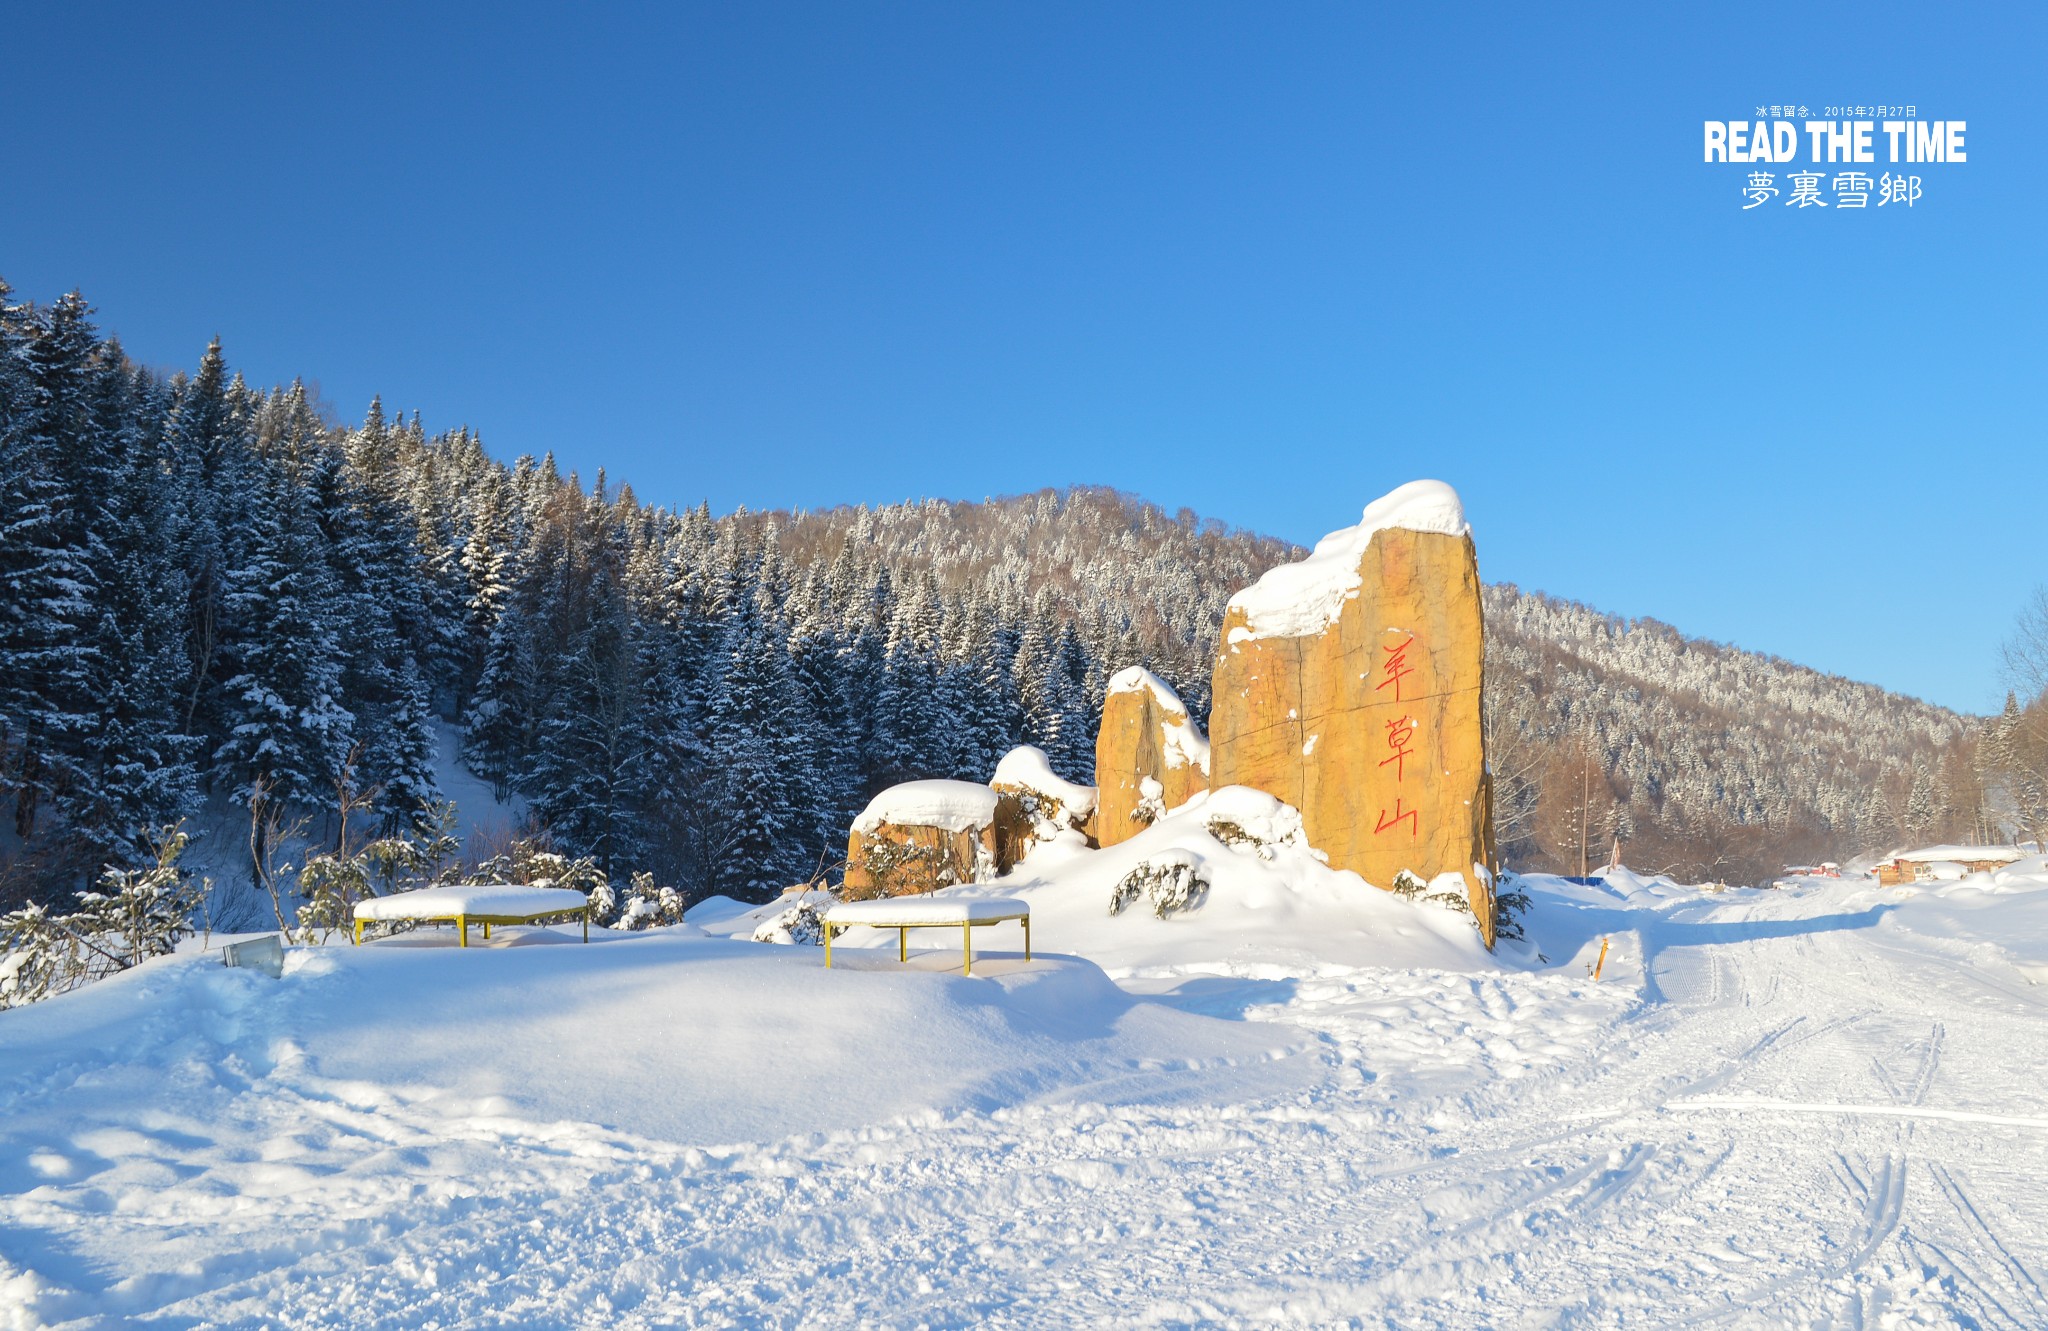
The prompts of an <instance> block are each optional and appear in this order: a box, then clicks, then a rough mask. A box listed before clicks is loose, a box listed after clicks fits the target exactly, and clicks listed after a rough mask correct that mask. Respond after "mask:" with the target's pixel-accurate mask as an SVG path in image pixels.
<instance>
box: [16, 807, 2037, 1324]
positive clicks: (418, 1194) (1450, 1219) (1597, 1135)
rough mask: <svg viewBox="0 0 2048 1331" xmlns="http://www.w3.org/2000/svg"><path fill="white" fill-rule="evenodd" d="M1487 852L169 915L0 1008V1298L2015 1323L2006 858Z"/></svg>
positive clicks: (616, 1314) (1251, 1317)
mask: <svg viewBox="0 0 2048 1331" xmlns="http://www.w3.org/2000/svg"><path fill="white" fill-rule="evenodd" d="M1147 835H1151V834H1147ZM1141 839H1142V838H1141ZM1129 844H1131V845H1135V844H1137V843H1136V842H1135V841H1134V842H1132V843H1129ZM1118 849H1119V851H1122V850H1123V849H1124V848H1122V847H1120V848H1118ZM1140 849H1141V852H1142V849H1143V848H1140ZM1112 867H1113V866H1103V865H1096V866H1091V868H1090V869H1089V870H1088V872H1089V873H1090V874H1095V875H1100V874H1104V873H1107V872H1108V871H1109V869H1110V868H1112ZM1281 868H1282V869H1284V868H1285V866H1284V865H1282V866H1281ZM2028 869H2031V870H2032V872H2031V873H2029V872H2026V871H2025V870H2028ZM1275 872H1276V873H1278V872H1280V870H1278V869H1276V870H1275ZM1283 876H1284V875H1283ZM1112 877H1113V875H1112ZM1233 881H1236V880H1233ZM1529 881H1530V885H1531V887H1532V889H1533V893H1534V896H1535V900H1536V904H1535V908H1534V910H1533V911H1532V912H1531V916H1530V920H1529V923H1530V926H1531V935H1532V937H1531V940H1530V941H1531V948H1530V950H1529V951H1528V952H1527V953H1525V954H1518V955H1517V956H1509V957H1506V958H1504V959H1497V960H1494V959H1488V958H1487V957H1486V956H1485V955H1484V954H1483V953H1480V952H1477V951H1476V950H1474V949H1472V948H1471V947H1469V946H1468V945H1467V944H1466V943H1465V942H1464V941H1463V940H1462V938H1461V936H1459V935H1458V934H1457V933H1456V932H1455V929H1454V928H1449V927H1448V926H1453V925H1455V926H1457V927H1462V928H1465V929H1468V930H1469V928H1470V926H1469V924H1461V923H1460V922H1459V921H1457V920H1456V918H1455V917H1452V916H1450V915H1449V914H1448V913H1447V912H1444V911H1441V910H1438V909H1437V908H1435V907H1430V906H1410V905H1407V904H1406V903H1402V902H1398V901H1394V900H1392V899H1389V898H1384V897H1381V896H1378V895H1374V896H1372V897H1370V898H1367V899H1365V901H1366V904H1364V905H1363V906H1361V907H1360V908H1359V910H1358V911H1356V912H1354V914H1353V915H1352V916H1351V917H1349V918H1350V923H1349V924H1348V926H1346V927H1345V928H1338V927H1335V926H1334V925H1333V924H1332V921H1331V920H1330V918H1328V912H1327V911H1325V912H1323V913H1322V914H1320V915H1318V914H1316V912H1314V911H1310V912H1308V913H1306V914H1298V915H1297V918H1296V919H1295V921H1294V923H1293V924H1291V925H1285V926H1284V927H1281V926H1275V927H1273V928H1270V929H1268V930H1267V931H1266V936H1265V941H1264V942H1263V943H1258V944H1256V945H1255V946H1253V947H1251V948H1249V949H1248V950H1246V951H1243V952H1242V953H1238V952H1234V951H1232V950H1231V949H1229V948H1224V949H1221V950H1220V951H1219V949H1218V948H1217V947H1216V946H1214V940H1216V939H1219V938H1226V937H1229V936H1235V935H1241V934H1243V933H1244V932H1245V931H1246V930H1251V931H1252V932H1254V933H1256V932H1258V928H1259V925H1258V920H1257V917H1256V915H1255V913H1250V912H1248V908H1246V907H1245V906H1244V903H1243V902H1242V901H1241V900H1238V899H1236V898H1231V899H1222V900H1219V899H1216V897H1214V896H1212V899H1211V900H1210V901H1208V902H1206V903H1204V904H1203V905H1202V907H1201V908H1200V910H1199V911H1198V912H1197V913H1196V914H1193V915H1184V916H1179V917H1169V918H1167V919H1163V920H1159V919H1152V918H1150V917H1149V915H1147V914H1145V913H1143V912H1142V911H1138V913H1135V914H1134V913H1132V911H1127V912H1126V913H1125V914H1123V915H1120V916H1117V917H1115V918H1114V919H1111V918H1109V917H1108V915H1107V911H1106V904H1107V903H1106V901H1104V902H1102V904H1101V905H1100V906H1098V907H1096V908H1094V910H1095V911H1096V912H1099V913H1090V912H1089V911H1088V910H1084V909H1083V906H1082V905H1081V904H1080V903H1081V901H1082V898H1083V897H1088V898H1093V897H1095V896H1097V895H1098V892H1097V888H1098V887H1100V886H1101V884H1095V885H1092V886H1091V885H1089V884H1085V883H1081V882H1080V880H1079V879H1078V878H1076V877H1075V876H1074V875H1072V874H1068V875H1064V876H1062V875H1058V874H1053V875H1050V878H1049V879H1048V877H1047V876H1046V875H1043V874H1042V875H1040V878H1039V880H1038V881H1037V882H1036V885H1033V882H1032V881H1031V880H1030V879H1029V877H1028V876H1027V877H1026V879H1025V880H1023V881H1020V882H1008V883H1004V884H1000V885H997V886H996V888H994V889H991V890H999V891H1001V892H1002V893H1003V894H1005V895H1020V896H1024V897H1026V899H1034V914H1035V916H1036V918H1037V920H1038V923H1037V925H1036V927H1035V930H1034V934H1035V941H1036V943H1037V944H1038V946H1039V948H1040V949H1041V950H1042V951H1041V959H1040V960H1039V961H1038V962H1035V963H1032V964H1031V965H1028V966H1027V965H1026V964H1025V963H1023V961H1022V960H1021V957H1020V956H1018V955H1017V953H1016V947H1017V944H1016V942H1015V940H1013V939H1011V938H1008V937H1007V936H1005V935H1004V934H1002V933H1001V929H1006V928H1009V927H1010V926H1000V927H999V928H998V929H992V930H989V931H987V932H986V935H985V937H984V938H978V939H977V942H976V948H977V953H978V954H980V955H978V956H977V960H976V974H975V976H974V977H973V978H966V977H962V976H960V975H959V974H957V971H956V970H955V968H956V967H957V964H958V952H957V951H954V950H950V949H949V948H948V947H947V945H948V944H950V943H951V940H950V939H949V938H942V937H941V936H940V935H937V934H934V935H932V936H930V937H927V938H924V939H920V940H917V942H916V943H915V944H914V946H918V947H920V948H921V950H920V951H918V952H916V953H914V954H913V957H912V960H911V963H910V965H909V966H907V967H903V966H899V965H898V964H897V962H896V959H895V950H894V942H895V940H894V938H893V936H880V935H877V936H876V937H875V938H874V939H873V940H872V941H874V942H875V943H877V944H878V946H876V947H872V948H866V949H861V948H854V947H848V948H847V949H846V950H844V951H842V950H841V949H840V948H838V947H837V946H835V949H834V951H835V968H834V969H833V970H831V971H829V972H828V971H825V970H823V969H822V967H821V961H822V959H821V957H820V954H819V951H818V949H815V948H808V947H775V946H768V945H763V944H753V943H748V942H745V941H738V940H735V939H730V938H724V937H718V936H714V935H716V934H718V933H731V932H734V931H737V930H747V931H750V930H751V927H752V924H751V923H750V922H749V921H748V920H747V919H745V918H744V917H743V915H742V914H741V913H740V912H737V911H734V910H725V911H721V910H720V909H719V908H717V907H716V906H715V905H714V906H712V907H711V908H710V909H707V910H705V911H703V913H702V920H703V923H704V926H705V927H703V928H699V927H693V926H692V925H684V926H680V927H678V928H674V929H669V930H657V931H650V932H649V933H644V934H636V935H609V936H602V935H600V936H597V937H596V939H595V941H593V942H592V943H591V944H590V945H589V946H587V947H586V946H583V945H581V944H576V943H573V942H570V941H568V940H569V938H570V937H571V935H570V934H569V933H568V931H553V932H543V931H520V930H501V931H498V936H497V937H496V938H494V939H493V940H492V945H491V946H488V947H484V946H472V947H471V948H469V949H468V950H467V951H460V950H457V949H454V948H452V947H450V946H448V945H447V938H446V936H445V935H443V936H439V937H437V936H434V935H428V934H414V935H408V936H405V937H402V938H400V939H396V940H392V941H390V942H388V943H384V944H378V945H372V946H368V947H364V948H360V949H351V948H348V947H346V946H340V947H330V948H326V949H309V950H299V951H294V953H293V954H292V955H291V957H290V960H289V964H288V968H287V971H286V974H285V976H284V978H283V979H282V980H271V979H268V978H266V977H264V976H262V975H260V974H254V973H249V972H242V971H230V970H226V969H223V968H221V967H220V966H219V965H218V964H217V962H216V961H215V960H214V959H213V958H211V957H209V956H206V955H202V954H197V953H195V954H192V955H188V956H181V957H176V958H170V959H166V960H164V961H161V962H158V963H153V964H151V965H150V966H148V967H145V968H144V969H143V970H141V971H140V972H137V973H133V974H130V975H128V976H125V977H122V978H120V979H117V980H114V981H110V982H108V983H105V984H102V985H99V986H97V987H95V988H92V989H88V990H85V991H81V992H79V993H77V994H74V995H71V996H68V997H65V998H61V999H58V1000H55V1001H52V1002H48V1003H44V1004H40V1005H37V1006H35V1007H31V1008H25V1009H20V1010H17V1011H13V1012H8V1013H4V1014H0V1327H7V1326H38V1325H43V1324H53V1325H60V1326H61V1325H79V1326H110V1327H111V1326H117V1325H118V1326H126V1325H143V1326H152V1325H154V1326H165V1327H172V1326H175V1327H190V1326H238V1327H239V1326H247V1327H257V1326H274V1327H309V1326H325V1327H377V1326H442V1327H456V1326H463V1327H468V1326H479V1327H487V1326H521V1327H550V1326H605V1327H611V1326H620V1327H636V1326H691V1325H701V1326H734V1325H741V1326H749V1325H764V1326H785V1325H821V1326H836V1325H848V1326H852V1325H870V1326H892V1327H893V1326H933V1327H938V1326H963V1327H964V1326H984V1325H988V1326H1075V1325H1089V1324H1102V1325H1169V1326H1172V1325H1247V1326H1249V1325H1269V1324H1285V1325H1314V1326H1327V1325H1365V1326H1381V1325H1396V1326H1402V1327H1439V1326H1441V1327H1472V1326H1514V1327H1519V1326H1574V1327H1581V1326H1584V1327H1602V1326H1655V1327H1671V1326H1716V1325H1727V1326H1759V1327H1763V1326H1769V1327H1779V1326H1806V1325H1821V1326H1834V1325H1841V1326H1917V1325H1930V1326H1964V1327H1979V1326H1983V1327H2034V1328H2037V1327H2041V1326H2044V1325H2048V1292H2044V1289H2043V1286H2042V1284H2041V1281H2042V1279H2043V1272H2044V1271H2048V1198H2044V1196H2043V1189H2042V1185H2041V1181H2042V1180H2043V1179H2048V1103H2044V1098H2048V1097H2044V1092H2043V1084H2042V1080H2041V1075H2040V1069H2041V1068H2042V1067H2043V1066H2044V1065H2048V1003H2044V999H2048V988H2043V987H2041V985H2042V984H2044V983H2048V871H2044V869H2043V866H2042V865H2041V863H2040V862H2038V861H2036V862H2034V863H2033V864H2032V865H2029V866H2020V870H2019V871H2007V872H2004V873H2001V874H1999V875H1996V876H1995V877H1980V878H1978V879H1975V880H1971V881H1966V882H1962V883H1954V884H1941V885H1939V886H1937V887H1923V888H1917V889H1880V888H1877V887H1876V886H1875V885H1874V884H1873V883H1872V882H1871V881H1870V880H1868V879H1843V880H1820V879H1815V880H1797V881H1795V883H1794V885H1793V886H1790V887H1788V888H1786V889H1784V890H1780V891H1774V892H1757V891H1748V890H1739V889H1738V890H1731V891H1727V892H1724V893H1706V892H1701V891H1698V890H1695V889H1689V888H1680V887H1674V886H1672V885H1670V884H1667V883H1662V882H1656V883H1646V882H1643V881H1641V880H1639V879H1636V878H1634V877H1633V876H1630V875H1615V876H1614V877H1613V878H1612V879H1611V880H1610V882H1609V884H1608V886H1606V887H1578V886H1573V885H1571V884H1567V883H1564V882H1562V881H1560V880H1554V879H1536V880H1529ZM1063 896H1070V897H1072V900H1063V899H1062V898H1063ZM1288 905H1289V903H1288V902H1287V901H1285V900H1282V901H1280V902H1279V903H1278V907H1287V906H1288ZM1294 905H1296V906H1298V905H1299V903H1294ZM1278 907H1276V908H1278ZM1332 909H1335V908H1334V907H1333V908H1332ZM1133 910H1138V908H1135V907H1134V908H1133ZM1209 911H1216V912H1218V915H1217V916H1216V917H1214V919H1215V920H1216V921H1228V922H1229V923H1230V926H1231V928H1230V930H1229V931H1227V932H1226V931H1225V930H1223V929H1221V928H1212V927H1211V926H1210V925H1205V924H1203V923H1202V921H1201V916H1202V914H1203V913H1204V912H1209ZM698 918H699V915H698V913H696V912H693V914H692V919H693V921H694V920H697V919H698ZM1177 927H1179V939H1178V942H1177V943H1176V942H1175V940H1174V935H1173V931H1175V930H1176V928H1177ZM1403 930H1406V931H1407V932H1402V931H1403ZM1318 934H1327V935H1328V936H1329V942H1328V945H1327V946H1325V947H1319V946H1317V945H1316V941H1315V940H1316V936H1317V935H1318ZM1603 937H1605V938H1609V939H1611V940H1612V947H1611V950H1610V952H1609V955H1608V958H1607V962H1606V967H1605V970H1604V972H1603V977H1602V979H1601V980H1600V981H1599V982H1597V983H1596V982H1594V981H1593V980H1592V979H1591V978H1590V977H1589V975H1588V974H1587V971H1588V969H1589V964H1590V962H1591V961H1592V959H1593V957H1594V955H1595V954H1596V953H1597V951H1598V945H1599V940H1600V939H1602V938H1603ZM1290 939H1291V940H1292V941H1291V942H1290V941H1289V940H1290ZM1118 940H1121V941H1118ZM848 941H849V942H851V941H852V939H851V937H849V940H848ZM1190 944H1192V945H1190ZM1374 947H1378V948H1379V958H1380V961H1381V962H1382V963H1388V964H1373V962H1372V960H1371V959H1370V958H1369V957H1368V956H1367V955H1366V954H1367V953H1368V951H1369V950H1370V949H1371V948H1374ZM984 949H986V952H984ZM1176 949H1177V950H1176ZM1076 952H1088V953H1090V954H1091V955H1092V956H1093V957H1094V960H1089V959H1087V958H1086V957H1083V956H1078V955H1074V954H1075V953H1076ZM1538 952H1540V953H1541V955H1542V956H1543V957H1544V958H1545V959H1546V960H1545V961H1541V962H1539V961H1538V960H1537V959H1536V954H1537V953H1538ZM1176 956H1179V957H1181V958H1182V959H1181V960H1180V961H1175V960H1174V958H1175V957H1176Z"/></svg>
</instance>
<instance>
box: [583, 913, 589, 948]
mask: <svg viewBox="0 0 2048 1331" xmlns="http://www.w3.org/2000/svg"><path fill="white" fill-rule="evenodd" d="M583 941H584V942H586V943H587V942H589V941H590V907H588V906H585V907H584V908H583Z"/></svg>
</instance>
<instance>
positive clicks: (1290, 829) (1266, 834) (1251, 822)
mask: <svg viewBox="0 0 2048 1331" xmlns="http://www.w3.org/2000/svg"><path fill="white" fill-rule="evenodd" d="M1280 808H1281V810H1282V811H1283V812H1284V813H1286V814H1291V815H1293V817H1292V819H1291V820H1289V819H1287V818H1254V819H1239V818H1236V817H1232V816H1230V815H1228V814H1222V813H1217V814H1212V815H1210V817H1209V835H1210V836H1213V837H1215V838H1216V839H1217V840H1218V841H1221V842H1222V843H1223V844H1224V845H1226V846H1228V847H1230V848H1231V849H1232V850H1235V851H1239V852H1242V853H1244V854H1247V855H1256V856H1258V857H1259V858H1260V859H1262V860H1270V859H1272V858H1273V852H1274V851H1275V850H1277V849H1279V848H1280V847H1283V846H1285V847H1288V848H1290V849H1294V850H1309V849H1310V847H1309V844H1308V838H1307V837H1306V836H1304V835H1303V834H1302V830H1301V815H1300V814H1298V813H1295V812H1294V810H1293V809H1292V808H1289V807H1288V806H1287V805H1284V804H1283V805H1281V806H1280ZM1317 858H1318V859H1320V858H1321V856H1320V855H1318V856H1317Z"/></svg>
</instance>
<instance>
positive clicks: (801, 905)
mask: <svg viewBox="0 0 2048 1331" xmlns="http://www.w3.org/2000/svg"><path fill="white" fill-rule="evenodd" d="M754 941H755V942H757V943H792V944H796V945H798V946H801V947H816V946H818V945H819V944H821V943H823V942H824V941H825V922H824V921H823V920H822V919H820V918H819V916H818V907H817V904H816V903H815V902H813V901H812V900H811V899H810V896H809V894H808V893H807V894H805V897H804V899H803V900H801V901H799V902H797V903H796V905H794V906H791V907H790V908H789V909H788V910H785V911H783V912H782V913H781V914H780V915H777V916H775V917H774V918H772V919H767V920H763V921H761V923H760V925H759V926H758V927H756V928H755V930H754Z"/></svg>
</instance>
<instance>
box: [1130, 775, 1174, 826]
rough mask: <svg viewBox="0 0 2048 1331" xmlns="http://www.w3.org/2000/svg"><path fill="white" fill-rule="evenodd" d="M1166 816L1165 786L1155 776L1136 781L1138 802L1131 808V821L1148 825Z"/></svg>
mask: <svg viewBox="0 0 2048 1331" xmlns="http://www.w3.org/2000/svg"><path fill="white" fill-rule="evenodd" d="M1165 816H1166V787H1165V786H1162V785H1160V784H1159V779H1158V778H1157V777H1150V776H1148V777H1142V778H1140V779H1139V781H1138V802H1137V804H1135V805H1134V806H1132V808H1131V821H1132V822H1136V823H1143V824H1144V825H1145V826H1147V827H1150V826H1152V824H1154V823H1156V822H1158V821H1159V820H1160V819H1161V818H1164V817H1165Z"/></svg>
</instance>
